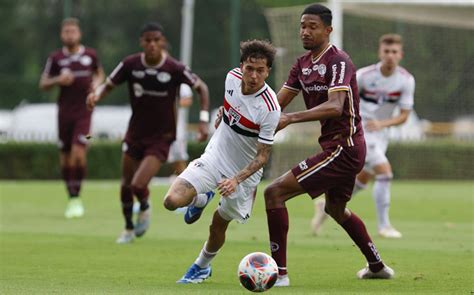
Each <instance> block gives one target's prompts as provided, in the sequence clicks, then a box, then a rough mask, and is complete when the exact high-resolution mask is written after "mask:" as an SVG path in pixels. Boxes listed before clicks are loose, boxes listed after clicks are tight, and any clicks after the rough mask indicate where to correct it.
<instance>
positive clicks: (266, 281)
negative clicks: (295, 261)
mask: <svg viewBox="0 0 474 295" xmlns="http://www.w3.org/2000/svg"><path fill="white" fill-rule="evenodd" d="M238 276H239V280H240V283H241V284H242V286H244V287H245V288H246V289H247V290H249V291H252V292H263V291H266V290H268V289H270V288H271V287H273V285H274V284H275V282H276V280H277V278H278V266H277V264H276V262H275V260H273V258H272V257H271V256H269V255H267V254H265V253H262V252H254V253H250V254H248V255H247V256H245V257H244V258H243V259H242V261H240V264H239V269H238Z"/></svg>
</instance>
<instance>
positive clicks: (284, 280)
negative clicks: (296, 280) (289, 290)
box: [273, 274, 290, 287]
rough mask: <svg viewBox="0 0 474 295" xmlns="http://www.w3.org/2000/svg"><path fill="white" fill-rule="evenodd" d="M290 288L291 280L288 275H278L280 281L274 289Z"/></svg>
mask: <svg viewBox="0 0 474 295" xmlns="http://www.w3.org/2000/svg"><path fill="white" fill-rule="evenodd" d="M289 286H290V278H289V277H288V275H287V274H286V275H282V276H280V275H278V279H277V280H276V282H275V285H273V287H289Z"/></svg>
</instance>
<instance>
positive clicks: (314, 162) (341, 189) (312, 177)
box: [291, 144, 366, 202]
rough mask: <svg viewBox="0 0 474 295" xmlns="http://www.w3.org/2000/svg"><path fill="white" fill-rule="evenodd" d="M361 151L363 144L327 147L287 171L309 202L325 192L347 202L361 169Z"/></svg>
mask: <svg viewBox="0 0 474 295" xmlns="http://www.w3.org/2000/svg"><path fill="white" fill-rule="evenodd" d="M365 152H366V150H365V144H359V145H356V146H352V147H342V146H336V147H333V148H328V149H325V150H323V151H322V152H321V153H319V154H317V155H314V156H311V157H309V158H307V159H306V160H304V161H301V162H300V163H299V164H298V165H297V166H296V167H294V168H293V169H291V172H293V175H294V176H295V177H296V179H297V180H298V182H299V184H300V185H301V186H302V187H303V189H304V190H305V191H306V192H307V193H308V194H309V195H310V196H311V197H312V198H313V199H314V198H316V197H318V196H319V195H321V194H323V193H325V194H326V195H327V196H328V197H331V198H337V199H340V200H342V201H346V202H347V201H349V200H350V198H351V196H352V190H353V189H354V182H355V177H356V175H357V174H358V173H359V172H360V171H361V170H362V167H364V161H365Z"/></svg>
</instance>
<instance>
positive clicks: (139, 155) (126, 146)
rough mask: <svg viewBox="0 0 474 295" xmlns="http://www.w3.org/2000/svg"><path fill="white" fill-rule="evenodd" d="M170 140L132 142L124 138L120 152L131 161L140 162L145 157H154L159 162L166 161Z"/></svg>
mask: <svg viewBox="0 0 474 295" xmlns="http://www.w3.org/2000/svg"><path fill="white" fill-rule="evenodd" d="M171 142H172V141H170V140H160V139H156V140H132V139H129V138H125V139H124V141H123V144H122V152H124V153H125V154H127V155H129V156H130V157H131V158H132V159H134V160H137V161H141V160H142V159H143V158H145V157H146V156H155V157H156V158H158V160H160V161H161V162H165V161H166V159H168V153H169V151H170V146H171Z"/></svg>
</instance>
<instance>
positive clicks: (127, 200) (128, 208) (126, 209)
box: [120, 185, 133, 229]
mask: <svg viewBox="0 0 474 295" xmlns="http://www.w3.org/2000/svg"><path fill="white" fill-rule="evenodd" d="M120 201H121V202H122V214H123V217H124V218H125V228H126V229H133V221H132V216H133V193H132V189H131V188H130V187H129V186H124V185H122V186H121V187H120Z"/></svg>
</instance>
